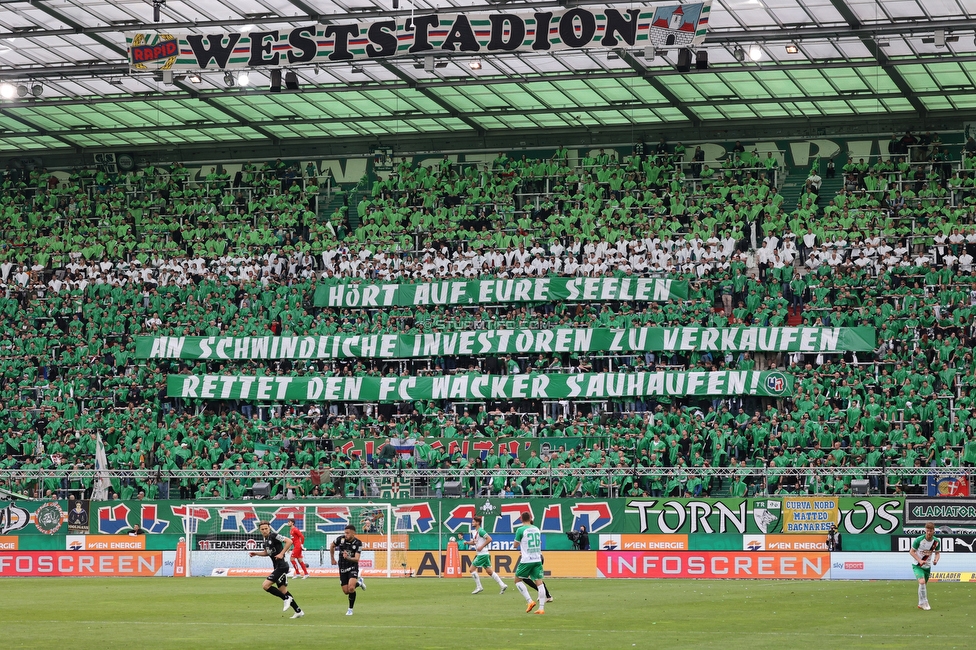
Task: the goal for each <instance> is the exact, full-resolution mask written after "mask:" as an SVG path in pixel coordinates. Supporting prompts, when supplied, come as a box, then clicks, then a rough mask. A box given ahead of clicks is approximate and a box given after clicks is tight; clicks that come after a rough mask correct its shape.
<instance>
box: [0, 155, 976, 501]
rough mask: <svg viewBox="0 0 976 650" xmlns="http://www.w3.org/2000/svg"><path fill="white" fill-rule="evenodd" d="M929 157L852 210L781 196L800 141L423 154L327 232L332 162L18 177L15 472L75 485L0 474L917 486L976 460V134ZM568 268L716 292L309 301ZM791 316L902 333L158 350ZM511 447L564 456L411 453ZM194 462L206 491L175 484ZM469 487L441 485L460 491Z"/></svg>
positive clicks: (5, 403)
mask: <svg viewBox="0 0 976 650" xmlns="http://www.w3.org/2000/svg"><path fill="white" fill-rule="evenodd" d="M902 139H903V138H893V140H897V141H898V142H899V143H901V141H902ZM906 147H908V148H906V149H905V151H904V152H902V151H901V150H900V149H897V148H896V149H895V151H894V152H891V151H889V154H890V157H882V158H880V159H877V160H875V161H872V163H871V164H870V165H868V163H867V162H854V161H849V162H848V163H847V164H845V165H843V166H842V175H843V183H842V185H841V188H840V189H839V190H838V192H837V193H836V194H834V195H832V196H830V197H828V196H823V197H821V196H820V193H821V192H822V184H823V179H821V178H820V177H819V173H818V172H817V171H816V170H815V171H813V172H812V173H811V174H810V177H809V178H808V179H807V182H806V186H805V187H804V191H803V193H802V194H801V195H800V197H799V200H798V202H797V204H796V205H795V206H785V205H784V199H783V196H782V194H781V193H780V192H779V191H778V190H777V188H776V186H775V184H774V182H773V180H774V179H775V175H776V174H781V173H782V166H781V165H780V164H779V163H778V162H777V159H776V158H775V157H774V155H773V154H772V153H767V154H764V155H760V154H759V153H758V152H746V151H745V150H744V149H743V148H741V147H736V148H735V150H733V151H732V152H731V153H730V155H729V156H728V157H727V159H726V160H724V161H722V162H721V163H720V164H717V165H715V166H714V167H710V166H709V165H708V164H707V163H705V161H704V158H703V156H699V155H698V152H695V153H693V154H690V155H688V154H687V153H686V152H684V149H683V147H681V146H680V145H677V146H671V145H668V144H667V143H666V142H661V143H660V144H659V145H658V146H657V147H656V148H652V147H644V146H641V147H640V148H637V149H635V153H634V154H633V155H629V156H626V157H623V158H621V159H618V158H617V156H616V153H615V152H608V151H601V152H600V153H599V154H597V155H594V156H590V157H587V158H584V159H581V160H579V161H576V162H575V163H573V162H571V161H570V159H569V156H568V152H567V151H566V150H565V149H564V148H561V147H560V148H559V150H557V152H556V154H555V155H554V156H552V157H551V158H548V159H542V160H539V159H530V158H527V157H522V158H521V159H512V158H508V157H507V156H506V155H504V154H500V155H499V156H498V157H497V158H496V159H495V160H494V161H493V162H491V163H490V164H487V165H474V164H471V165H458V164H455V163H452V162H451V161H450V160H448V159H447V158H446V157H445V161H444V162H442V163H441V164H440V165H437V166H432V167H415V166H413V165H411V164H410V163H409V162H407V161H406V160H404V161H402V162H400V163H399V164H398V165H396V166H395V168H394V169H393V170H392V171H391V172H390V173H389V174H388V175H385V176H380V177H377V178H376V179H375V181H374V182H373V183H372V187H371V188H367V183H366V181H365V180H364V181H363V182H361V183H360V185H359V187H358V191H357V190H353V191H352V192H351V193H350V194H348V195H347V196H348V202H349V203H350V207H349V208H347V209H346V208H344V207H343V206H339V207H337V208H336V209H335V211H334V212H332V214H331V215H329V216H327V217H326V218H321V219H320V218H319V217H318V216H317V214H316V206H317V205H318V204H319V203H322V204H323V205H324V204H325V202H326V201H327V197H326V195H324V194H322V195H320V187H322V186H324V185H325V182H324V181H325V179H324V178H323V177H320V176H319V175H318V173H317V169H315V168H314V166H310V167H309V168H307V169H305V170H301V169H295V168H293V167H289V166H288V165H286V164H285V163H282V162H281V161H275V162H273V163H266V164H262V165H260V166H256V165H251V164H247V165H245V166H243V168H242V170H241V172H239V173H238V174H236V175H235V177H233V178H231V177H230V176H229V175H227V174H223V173H221V172H219V171H217V170H216V169H212V170H210V172H209V173H207V174H202V175H201V177H200V178H194V179H191V178H190V175H189V172H188V171H187V170H186V169H185V168H184V167H183V166H182V165H180V164H174V165H172V166H170V167H168V168H165V169H162V168H154V167H149V168H147V169H144V170H141V171H140V172H139V173H138V174H135V173H132V174H128V175H125V176H121V177H119V176H116V175H112V174H108V173H106V172H103V171H97V170H87V169H83V170H76V171H73V172H72V173H71V174H70V175H68V176H67V177H65V175H64V174H52V173H49V172H47V171H46V170H42V169H36V170H33V171H30V172H29V173H21V170H11V169H8V171H7V173H6V174H5V177H4V182H3V186H2V189H3V193H2V197H0V205H2V217H0V229H2V230H3V231H4V242H5V243H4V244H3V245H2V246H0V288H2V289H3V290H4V294H3V297H0V314H2V316H0V318H2V330H0V408H2V410H3V412H4V413H5V414H7V417H6V418H5V419H4V420H3V421H2V422H0V437H2V438H3V442H4V444H5V448H0V452H2V453H0V470H4V469H5V470H44V471H46V470H54V469H62V470H65V469H68V470H77V471H76V472H75V474H73V475H69V476H62V475H61V474H59V473H54V472H50V473H43V472H41V473H38V472H19V473H18V472H6V473H2V474H0V487H3V488H4V489H8V490H12V491H14V492H16V493H26V494H29V495H31V496H41V495H45V494H50V495H59V496H62V497H63V496H65V495H66V494H68V493H72V494H76V495H78V494H81V493H84V492H85V491H87V490H90V489H91V487H92V480H91V478H90V472H85V471H81V470H90V469H91V468H92V467H93V463H94V452H95V441H96V432H97V433H99V434H100V435H101V437H102V439H103V440H104V442H105V445H106V447H107V449H108V460H109V464H110V466H111V467H112V468H113V469H115V470H117V471H116V472H115V473H114V475H113V478H112V485H113V493H114V494H115V495H118V496H119V497H120V498H166V497H171V498H176V497H180V498H206V497H219V498H236V497H240V496H242V495H244V494H246V492H247V490H248V489H249V487H250V484H251V483H252V482H253V480H254V479H255V478H256V477H258V476H265V475H267V476H271V477H277V478H276V480H274V481H273V492H274V495H275V496H284V495H289V494H291V495H301V496H317V495H340V496H347V497H352V496H357V495H362V494H373V493H375V491H376V490H392V491H394V492H395V491H396V490H399V489H401V483H400V481H401V480H403V481H406V479H397V478H392V479H391V478H389V477H388V476H387V477H386V478H382V479H373V478H370V477H368V476H367V473H365V472H361V471H360V472H357V471H354V470H363V469H365V468H366V467H378V468H390V469H394V470H397V469H405V468H406V467H421V468H449V469H451V470H452V471H453V473H454V474H455V475H456V476H457V477H459V478H460V479H461V480H462V493H463V494H467V495H475V494H481V493H486V492H487V493H490V494H513V495H523V494H525V495H554V496H574V495H582V496H608V495H642V494H648V495H650V494H670V495H685V494H691V495H704V494H712V495H717V494H733V495H742V494H747V493H749V494H751V493H756V492H768V493H785V492H817V493H837V494H842V493H846V492H849V491H850V489H851V481H852V480H853V479H856V478H859V477H863V478H868V479H869V480H870V481H871V486H872V488H874V489H876V490H879V491H885V492H888V493H893V492H903V491H905V492H911V491H918V490H920V489H921V488H922V487H923V486H924V481H925V477H924V475H923V473H922V472H921V471H918V470H916V471H911V472H909V471H904V472H899V471H897V470H898V468H904V469H905V470H908V469H911V468H924V467H929V466H932V465H938V466H951V467H954V466H960V465H974V464H976V435H974V426H976V410H974V409H976V404H974V397H973V390H972V389H973V383H974V379H973V378H974V376H976V364H974V359H973V349H974V346H976V328H974V325H973V323H974V319H973V315H974V312H976V279H974V277H973V274H972V272H973V255H974V254H976V219H974V218H973V207H972V206H973V203H974V202H976V199H974V196H976V194H974V187H976V186H974V180H973V179H974V177H976V176H974V169H976V158H974V154H976V142H972V140H970V142H969V143H967V144H966V145H965V146H964V147H963V154H962V155H963V163H962V164H958V163H950V162H949V159H948V156H947V154H944V153H943V152H942V148H941V147H940V145H939V144H937V143H934V142H933V140H932V139H931V138H930V139H929V144H928V145H926V146H924V147H923V146H920V145H919V144H918V142H917V141H916V143H914V144H911V145H906ZM644 151H646V153H642V152H644ZM685 159H687V160H688V161H689V162H682V161H683V160H685ZM818 169H819V167H818ZM831 169H832V165H831V166H829V167H828V176H829V175H830V170H831ZM349 211H351V212H352V213H353V214H351V215H350V214H348V212H349ZM552 275H570V276H591V277H595V276H604V275H613V276H627V275H635V276H644V275H660V276H665V275H666V276H667V277H669V278H674V279H684V280H688V281H689V282H690V293H689V297H688V299H687V300H683V301H678V300H672V301H670V302H667V303H604V304H594V303H569V302H564V303H553V304H520V305H514V306H513V305H491V306H480V307H476V308H468V307H464V308H456V307H452V308H439V307H415V308H410V307H398V308H392V309H381V310H376V309H372V310H370V309H349V308H342V309H330V308H316V307H313V305H312V295H313V292H314V289H315V286H316V285H317V284H318V283H349V282H363V281H366V282H381V281H401V282H418V281H428V280H432V279H439V278H498V277H502V278H506V277H523V276H529V277H544V276H552ZM787 324H807V325H815V326H824V327H853V326H868V327H873V328H875V329H876V331H877V339H878V344H879V347H878V349H877V350H876V351H874V352H868V353H857V354H854V353H850V352H848V353H846V354H836V355H802V354H787V353H782V354H756V355H752V354H749V353H724V354H717V353H641V354H634V353H630V354H608V353H579V354H565V355H529V356H519V355H509V356H506V357H491V356H488V357H433V358H422V359H405V360H386V359H347V360H322V361H312V362H305V361H287V360H286V361H275V362H270V363H267V362H258V361H231V362H228V361H222V362H204V361H179V360H163V361H159V360H149V361H145V360H139V359H136V358H135V356H134V353H135V345H134V337H135V336H139V335H152V336H161V335H179V336H193V335H208V336H245V335H252V336H253V335H266V334H275V335H279V334H284V335H287V334H312V335H321V334H337V333H349V334H363V333H420V332H441V331H464V330H471V329H500V328H523V327H524V328H537V329H538V328H553V327H633V326H686V325H705V326H713V327H726V326H736V325H752V326H762V327H774V326H784V325H787ZM773 367H777V368H782V369H785V370H786V371H788V372H790V373H792V374H794V375H795V376H796V378H797V382H796V393H795V395H794V396H793V397H792V398H789V399H781V400H772V399H765V400H761V399H754V398H738V397H736V398H729V399H724V400H695V399H669V398H656V399H653V400H650V399H648V400H634V399H627V400H606V401H602V402H593V403H584V402H581V403H573V404H570V403H560V402H555V403H541V402H531V401H519V402H487V403H481V404H475V403H461V402H453V403H452V402H449V401H448V402H440V403H393V404H380V405H374V404H345V403H325V404H250V403H238V402H203V401H193V400H181V399H174V398H168V397H167V396H166V392H165V376H166V375H167V374H170V373H183V372H194V373H202V372H217V373H229V374H262V373H267V374H274V373H281V374H305V373H315V374H322V375H344V376H362V375H373V376H378V375H400V374H414V375H416V374H429V373H435V374H440V373H454V372H469V371H478V372H487V373H493V374H497V373H525V372H542V371H545V372H579V371H609V370H612V371H624V372H629V371H632V370H636V369H675V370H678V369H705V370H721V369H766V368H773ZM501 436H504V437H519V438H545V439H547V440H548V439H552V440H551V441H550V442H551V443H552V444H551V445H550V446H549V447H548V448H549V449H550V452H549V453H547V454H540V455H532V456H530V457H527V458H523V459H521V460H515V459H512V458H510V457H509V456H508V455H506V454H501V455H497V454H494V453H492V454H488V455H487V457H486V458H484V459H482V458H470V459H469V458H464V457H463V456H461V454H453V455H449V454H447V453H446V452H445V451H444V450H443V449H441V448H439V447H438V446H436V445H435V446H431V445H429V444H423V443H421V444H418V445H417V446H416V447H415V450H414V453H413V454H412V455H410V456H404V455H402V454H399V453H394V450H393V445H392V444H389V443H385V441H387V440H388V439H402V438H413V439H419V440H422V439H424V438H450V439H470V438H496V437H501ZM363 438H369V439H377V440H378V441H379V442H380V444H379V445H378V446H377V450H376V453H375V455H374V457H373V458H372V459H366V458H363V457H361V456H355V455H352V454H350V453H349V452H344V451H343V450H342V449H343V444H344V443H345V442H347V441H349V440H351V439H363ZM808 467H823V468H827V469H825V470H824V471H822V472H808V471H806V469H805V468H808ZM540 468H542V469H541V470H540ZM654 468H660V470H661V471H660V472H658V473H655V472H650V471H649V470H652V469H654ZM759 468H763V470H762V471H759ZM830 468H837V469H836V471H831V469H830ZM883 468H887V469H888V471H887V474H886V475H885V474H878V471H879V470H881V469H883ZM190 469H192V470H198V473H199V475H200V476H204V475H205V478H200V477H199V476H198V477H190V476H188V475H186V473H181V472H179V471H178V470H190ZM488 469H491V470H493V471H492V472H489V473H487V474H486V473H485V472H484V470H488ZM515 469H525V470H526V471H524V472H515V471H512V470H515ZM126 470H146V471H145V472H142V473H136V474H133V475H130V474H128V473H127V472H126ZM528 470H534V471H528ZM576 470H588V471H576ZM596 470H601V471H596ZM691 470H697V471H691ZM173 472H176V474H175V475H174V474H173ZM386 474H395V472H393V473H386ZM530 475H531V476H530ZM404 476H406V475H404ZM443 482H444V478H443V477H439V478H434V479H431V480H430V481H429V485H428V486H427V487H428V488H429V489H430V490H432V491H434V492H440V491H442V490H443ZM403 489H406V488H403Z"/></svg>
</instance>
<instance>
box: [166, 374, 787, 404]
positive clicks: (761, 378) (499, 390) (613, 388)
mask: <svg viewBox="0 0 976 650" xmlns="http://www.w3.org/2000/svg"><path fill="white" fill-rule="evenodd" d="M166 394H167V395H168V396H169V397H184V398H190V399H234V400H249V401H253V400H258V401H286V402H406V401H415V400H425V401H426V400H441V399H452V400H475V401H478V400H502V399H504V400H508V399H577V400H580V399H626V398H637V397H644V396H649V397H654V396H665V395H666V396H672V397H681V396H686V395H694V396H702V397H705V396H710V395H759V396H764V397H782V396H786V395H792V394H793V377H792V375H786V374H783V373H781V372H766V371H763V372H757V371H745V370H738V371H737V370H724V371H720V372H629V373H615V372H599V373H598V372H592V373H578V374H551V375H544V374H536V373H528V374H518V375H480V374H464V375H445V376H439V377H323V376H300V377H299V376H254V375H236V376H235V375H168V376H167V378H166Z"/></svg>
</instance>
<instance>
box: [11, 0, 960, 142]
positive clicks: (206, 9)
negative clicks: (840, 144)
mask: <svg viewBox="0 0 976 650" xmlns="http://www.w3.org/2000/svg"><path fill="white" fill-rule="evenodd" d="M664 4H667V3H664ZM578 5H584V6H589V7H592V8H599V7H603V6H608V3H593V4H592V5H591V4H590V3H586V2H582V3H575V2H572V3H557V2H531V1H527V2H521V1H519V0H511V1H506V0H493V1H486V0H447V1H443V0H431V1H430V2H424V1H422V0H417V1H416V2H413V3H411V2H410V0H400V1H399V3H398V7H399V8H398V9H396V10H394V9H393V8H392V6H393V5H392V0H341V1H340V0H185V1H179V0H168V1H167V2H166V3H165V5H163V6H162V7H161V13H162V15H161V22H160V23H158V24H154V23H153V21H152V5H151V4H150V3H148V2H147V1H146V0H59V1H57V2H47V1H38V2H33V3H28V2H26V1H23V2H21V1H18V0H0V79H2V80H3V81H6V82H8V83H13V84H23V85H28V86H29V85H30V84H32V83H39V84H41V85H43V94H42V95H41V96H40V97H37V98H34V97H31V96H28V97H27V98H20V97H15V98H13V99H3V100H0V146H2V147H3V148H4V149H5V150H6V151H7V152H10V151H30V150H51V149H59V148H65V147H71V148H74V149H106V148H117V147H127V146H146V147H156V146H163V145H172V144H174V143H180V144H187V145H191V144H192V145H207V144H212V143H234V142H254V141H265V142H283V143H287V142H302V141H316V140H326V139H332V138H340V137H348V138H363V139H375V138H376V137H377V136H380V137H382V136H390V135H398V134H405V133H417V132H422V133H426V134H431V135H436V134H440V135H451V134H454V133H458V134H469V135H473V134H492V133H513V132H520V131H525V132H529V131H537V130H539V129H564V130H567V129H574V128H578V129H589V130H595V129H600V128H612V127H626V126H633V127H634V128H641V129H647V128H660V127H662V126H665V125H671V124H673V125H675V126H678V127H680V126H683V125H684V126H690V125H694V126H698V125H704V126H707V125H718V124H723V123H727V122H728V121H730V120H738V121H741V120H746V121H748V120H752V121H755V122H757V123H762V122H766V121H768V120H771V119H778V120H797V121H802V120H818V119H827V118H835V119H846V118H863V117H866V116H873V117H884V116H889V115H890V116H901V117H911V116H913V115H915V116H937V115H942V114H945V115H950V114H954V113H956V112H960V111H963V112H965V111H973V110H974V109H976V44H974V29H976V0H714V1H713V4H712V11H711V16H710V30H709V33H708V36H707V38H706V40H705V44H704V45H703V46H702V47H701V48H700V49H704V50H706V51H707V52H708V58H709V69H707V70H694V69H693V70H692V71H691V72H689V73H679V72H677V71H676V70H675V64H676V59H677V50H674V49H672V50H670V51H669V52H667V54H666V55H665V56H655V57H654V58H653V59H646V58H645V57H644V56H643V54H644V52H643V50H642V49H629V50H628V49H623V50H618V51H616V52H614V53H613V54H612V55H608V52H607V51H605V50H574V51H565V52H553V53H546V52H539V53H529V54H504V55H498V56H494V55H492V56H486V57H481V59H480V62H481V66H482V67H481V69H479V70H472V69H471V67H470V66H469V65H468V63H469V62H470V61H471V59H470V58H464V57H460V56H457V57H453V58H451V59H449V60H448V64H447V66H446V67H442V68H435V69H433V70H431V71H427V70H424V69H422V66H420V67H419V68H418V67H415V61H414V60H413V59H411V58H405V59H396V60H387V61H383V62H378V61H370V62H364V63H357V64H356V65H355V66H353V65H352V64H349V63H332V64H329V65H325V66H321V67H318V68H313V67H304V68H297V69H296V71H297V73H298V76H299V81H300V85H301V90H300V91H299V92H290V93H288V92H286V93H281V94H273V93H270V92H269V91H268V85H269V78H268V71H251V73H250V84H249V86H248V87H247V88H246V89H243V88H230V89H229V88H227V87H225V84H224V80H223V72H220V71H213V72H206V73H204V74H203V75H202V80H201V83H199V84H193V83H190V82H189V81H188V80H186V79H183V80H177V81H176V82H175V83H174V84H164V83H163V82H162V81H161V80H160V79H159V78H158V77H157V76H154V75H153V74H152V73H137V74H130V73H129V72H128V67H127V64H126V54H125V38H124V36H123V32H125V31H139V30H141V31H161V32H165V31H173V32H191V33H204V32H205V31H206V30H210V32H213V30H241V29H248V28H255V29H262V28H273V29H275V28H276V29H282V28H286V27H288V26H296V27H297V26H301V25H308V24H310V21H312V22H314V21H320V22H324V21H328V22H338V23H342V22H353V21H360V20H368V19H373V18H379V17H383V16H391V15H396V16H405V15H409V14H410V12H411V11H416V12H424V13H429V12H431V10H437V11H441V12H457V11H462V12H463V11H469V12H475V11H482V12H484V11H499V10H504V11H520V10H521V11H531V10H534V9H540V10H544V9H547V8H548V9H550V10H551V9H558V8H562V7H566V6H578ZM609 6H615V5H614V4H613V3H609ZM616 6H618V7H619V8H621V9H626V8H631V7H640V6H643V5H640V4H633V3H632V4H626V3H621V4H619V5H616ZM937 35H938V36H941V35H944V36H946V41H947V42H946V43H945V44H944V45H941V44H938V43H936V42H935V41H937V40H940V39H938V38H936V37H937ZM788 45H795V46H796V51H795V53H788V52H787V46H788ZM756 47H758V48H760V50H761V57H760V58H759V59H758V61H753V60H752V59H751V58H750V57H749V56H748V55H747V56H746V57H745V60H744V61H739V60H737V58H736V50H739V49H742V50H744V51H745V52H747V53H748V52H749V51H750V50H752V49H754V48H756Z"/></svg>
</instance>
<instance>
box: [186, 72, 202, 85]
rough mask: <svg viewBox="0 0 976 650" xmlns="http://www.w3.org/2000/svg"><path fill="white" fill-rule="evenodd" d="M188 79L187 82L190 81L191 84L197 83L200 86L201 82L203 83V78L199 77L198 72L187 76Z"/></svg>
mask: <svg viewBox="0 0 976 650" xmlns="http://www.w3.org/2000/svg"><path fill="white" fill-rule="evenodd" d="M186 78H187V80H189V82H190V83H195V84H198V83H200V82H201V81H203V78H202V77H201V76H200V75H198V74H197V73H196V72H191V73H190V74H188V75H186Z"/></svg>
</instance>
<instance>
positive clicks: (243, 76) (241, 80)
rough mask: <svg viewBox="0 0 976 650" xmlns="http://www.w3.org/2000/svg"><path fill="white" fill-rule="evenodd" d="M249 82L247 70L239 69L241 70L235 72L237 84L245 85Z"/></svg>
mask: <svg viewBox="0 0 976 650" xmlns="http://www.w3.org/2000/svg"><path fill="white" fill-rule="evenodd" d="M249 83H251V80H250V79H248V77H247V72H246V71H241V72H238V73H237V85H238V86H246V85H247V84H249Z"/></svg>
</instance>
